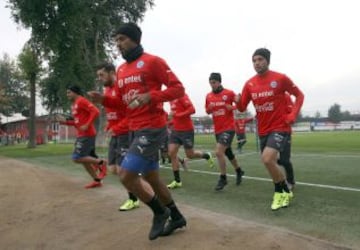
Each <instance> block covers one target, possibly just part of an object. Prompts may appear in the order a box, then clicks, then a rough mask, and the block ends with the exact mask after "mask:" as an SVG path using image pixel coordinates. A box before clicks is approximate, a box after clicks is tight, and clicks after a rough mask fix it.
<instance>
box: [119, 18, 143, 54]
mask: <svg viewBox="0 0 360 250" xmlns="http://www.w3.org/2000/svg"><path fill="white" fill-rule="evenodd" d="M141 34H142V32H141V29H140V27H139V26H138V25H137V24H135V23H124V24H122V25H121V26H120V27H119V28H118V29H117V30H116V31H115V32H114V34H113V35H114V39H115V43H116V47H117V48H118V49H119V51H120V53H121V55H122V57H124V56H126V55H127V53H128V52H129V51H131V50H133V49H134V48H136V47H137V46H138V45H139V44H140V42H141Z"/></svg>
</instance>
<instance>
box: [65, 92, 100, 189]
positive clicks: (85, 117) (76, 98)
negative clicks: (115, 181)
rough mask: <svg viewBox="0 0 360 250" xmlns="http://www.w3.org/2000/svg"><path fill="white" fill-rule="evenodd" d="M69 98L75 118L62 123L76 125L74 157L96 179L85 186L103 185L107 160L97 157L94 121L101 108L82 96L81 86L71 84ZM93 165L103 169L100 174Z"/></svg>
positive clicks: (67, 93)
mask: <svg viewBox="0 0 360 250" xmlns="http://www.w3.org/2000/svg"><path fill="white" fill-rule="evenodd" d="M66 95H67V97H68V99H69V100H70V101H71V102H72V105H71V114H72V117H73V120H66V121H64V120H61V121H59V122H60V123H61V124H65V125H69V126H74V127H75V128H76V132H77V135H76V141H75V147H74V152H73V155H72V159H73V161H74V162H75V163H80V164H82V165H83V166H84V168H85V169H86V171H87V172H88V173H89V174H90V176H91V177H92V178H93V179H94V181H93V182H91V183H89V184H88V185H86V186H85V188H96V187H101V186H102V183H101V180H102V179H103V178H104V177H105V175H106V173H104V171H105V170H104V169H106V160H105V159H97V156H96V154H95V138H96V130H95V127H94V121H95V119H96V118H97V117H98V116H99V110H98V109H97V108H96V107H95V106H94V105H93V104H92V103H91V102H89V101H88V100H87V99H86V98H84V97H83V96H82V92H81V89H80V87H78V86H76V85H73V86H69V87H68V88H67V91H66ZM93 165H95V166H96V165H97V166H98V167H99V169H100V170H101V172H100V174H99V176H98V175H97V174H96V172H95V169H94V167H93Z"/></svg>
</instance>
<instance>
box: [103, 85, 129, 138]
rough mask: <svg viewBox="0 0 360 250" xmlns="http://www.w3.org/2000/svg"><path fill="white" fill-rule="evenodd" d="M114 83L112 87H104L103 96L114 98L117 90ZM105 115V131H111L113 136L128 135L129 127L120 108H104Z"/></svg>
mask: <svg viewBox="0 0 360 250" xmlns="http://www.w3.org/2000/svg"><path fill="white" fill-rule="evenodd" d="M115 85H116V84H115V83H114V84H113V85H112V86H105V87H104V96H109V97H111V98H112V97H113V98H116V96H117V90H116V88H115ZM104 107H105V113H106V120H107V125H106V127H105V130H106V131H109V130H111V131H112V132H113V135H115V136H116V135H124V134H127V133H129V127H128V124H127V119H126V117H125V112H124V111H123V110H122V108H121V106H110V107H109V106H104Z"/></svg>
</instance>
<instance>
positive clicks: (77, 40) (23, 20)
mask: <svg viewBox="0 0 360 250" xmlns="http://www.w3.org/2000/svg"><path fill="white" fill-rule="evenodd" d="M152 6H153V0H136V1H134V0H72V1H69V0H51V1H50V0H32V1H24V0H9V7H10V9H11V11H12V16H13V18H14V20H15V22H17V23H19V24H22V25H24V26H25V27H26V28H31V32H32V33H31V39H32V41H33V43H34V44H35V45H36V47H37V49H38V50H39V51H41V52H42V58H43V59H45V60H46V61H47V62H48V63H47V64H48V65H49V69H48V76H47V77H46V78H45V79H44V81H42V82H41V85H40V86H41V94H42V95H43V97H44V103H43V104H44V105H45V106H46V107H47V108H49V109H50V110H51V109H54V108H55V107H57V106H59V105H61V106H62V107H64V109H67V108H68V103H67V99H66V96H65V88H66V85H68V84H77V85H79V86H81V87H82V88H83V89H84V90H89V89H94V88H95V77H94V73H93V72H94V68H95V65H97V64H98V63H99V62H102V61H104V60H107V58H108V56H109V52H108V48H110V44H111V34H112V32H113V30H114V29H115V28H116V26H118V25H120V24H121V23H123V22H124V21H127V20H130V21H134V22H136V21H138V20H141V19H142V18H143V16H144V13H145V11H146V10H147V9H148V8H149V7H152Z"/></svg>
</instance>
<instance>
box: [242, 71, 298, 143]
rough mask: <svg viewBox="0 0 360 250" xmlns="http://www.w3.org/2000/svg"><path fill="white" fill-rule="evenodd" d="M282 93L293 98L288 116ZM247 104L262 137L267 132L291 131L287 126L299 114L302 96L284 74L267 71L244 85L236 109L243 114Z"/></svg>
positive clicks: (289, 126) (284, 97)
mask: <svg viewBox="0 0 360 250" xmlns="http://www.w3.org/2000/svg"><path fill="white" fill-rule="evenodd" d="M286 92H288V93H289V94H290V95H294V96H295V97H296V102H295V103H294V106H293V108H292V110H291V113H288V103H287V101H286V94H287V93H286ZM250 101H252V103H253V105H254V107H255V110H256V117H257V121H258V131H259V135H261V136H264V135H267V134H269V133H271V132H291V125H290V123H291V122H294V120H295V118H296V116H297V115H298V113H299V111H300V108H301V106H302V103H303V101H304V94H303V93H302V92H301V91H300V89H299V88H298V87H297V86H296V85H295V84H294V83H293V82H292V81H291V80H290V78H288V77H287V76H286V75H284V74H281V73H277V72H274V71H270V70H268V71H267V72H265V73H264V74H262V75H259V74H258V75H255V76H254V77H252V78H250V79H249V80H248V81H247V82H246V83H245V85H244V87H243V90H242V95H241V99H240V101H239V102H238V103H237V108H238V109H239V110H240V111H245V110H246V107H247V105H248V104H249V102H250Z"/></svg>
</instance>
